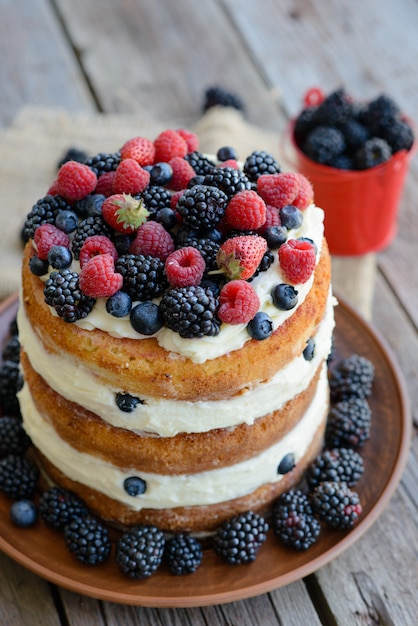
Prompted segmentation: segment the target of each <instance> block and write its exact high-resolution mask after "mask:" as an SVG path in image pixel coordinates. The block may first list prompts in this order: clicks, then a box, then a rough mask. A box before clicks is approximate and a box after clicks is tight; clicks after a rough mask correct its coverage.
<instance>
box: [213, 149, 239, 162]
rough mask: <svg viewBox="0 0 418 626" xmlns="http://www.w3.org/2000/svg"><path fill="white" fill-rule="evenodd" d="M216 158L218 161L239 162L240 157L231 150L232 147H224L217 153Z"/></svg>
mask: <svg viewBox="0 0 418 626" xmlns="http://www.w3.org/2000/svg"><path fill="white" fill-rule="evenodd" d="M216 158H217V159H218V161H229V159H235V160H237V158H238V155H237V153H236V151H235V149H234V148H231V146H222V148H219V150H218V152H217V153H216Z"/></svg>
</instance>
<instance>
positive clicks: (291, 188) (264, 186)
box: [257, 172, 300, 209]
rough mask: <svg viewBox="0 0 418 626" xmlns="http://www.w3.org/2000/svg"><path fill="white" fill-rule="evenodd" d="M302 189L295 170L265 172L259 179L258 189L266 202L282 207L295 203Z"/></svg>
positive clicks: (278, 207)
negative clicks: (275, 172) (274, 172)
mask: <svg viewBox="0 0 418 626" xmlns="http://www.w3.org/2000/svg"><path fill="white" fill-rule="evenodd" d="M299 189H300V180H299V175H298V174H296V173H295V172H283V173H279V174H263V175H262V176H260V177H259V179H258V180H257V191H258V193H259V194H260V196H261V197H262V198H263V200H264V201H265V203H266V204H271V205H272V206H275V207H276V208H277V209H281V208H282V207H284V206H286V205H287V204H293V200H294V199H295V198H296V196H297V194H298V192H299Z"/></svg>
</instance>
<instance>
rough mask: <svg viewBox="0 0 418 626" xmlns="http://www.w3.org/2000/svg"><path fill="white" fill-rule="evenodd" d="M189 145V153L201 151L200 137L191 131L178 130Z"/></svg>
mask: <svg viewBox="0 0 418 626" xmlns="http://www.w3.org/2000/svg"><path fill="white" fill-rule="evenodd" d="M176 132H177V133H178V134H179V135H180V137H182V138H183V139H184V141H185V142H186V143H187V152H195V151H196V150H198V149H199V137H198V136H197V135H196V134H195V133H192V132H191V131H190V130H186V129H184V128H178V129H177V131H176Z"/></svg>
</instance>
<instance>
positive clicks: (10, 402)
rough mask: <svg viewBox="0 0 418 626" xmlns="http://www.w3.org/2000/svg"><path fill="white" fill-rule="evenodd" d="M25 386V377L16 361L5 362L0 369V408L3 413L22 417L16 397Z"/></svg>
mask: <svg viewBox="0 0 418 626" xmlns="http://www.w3.org/2000/svg"><path fill="white" fill-rule="evenodd" d="M22 386H23V376H22V374H21V372H20V369H19V363H16V361H4V362H3V363H2V365H1V367H0V406H1V407H2V409H3V413H7V414H9V415H16V416H20V407H19V401H18V399H17V397H16V394H17V392H18V391H20V390H21V388H22Z"/></svg>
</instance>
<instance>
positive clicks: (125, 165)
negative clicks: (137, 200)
mask: <svg viewBox="0 0 418 626" xmlns="http://www.w3.org/2000/svg"><path fill="white" fill-rule="evenodd" d="M149 181H150V174H149V172H147V170H145V169H144V168H143V167H141V166H140V165H139V164H138V163H137V162H136V161H135V160H134V159H124V160H123V161H121V162H120V164H119V165H118V167H117V169H116V173H115V178H114V180H113V193H116V194H118V193H127V194H132V195H133V196H134V195H135V194H137V193H141V191H144V189H146V187H147V186H148V184H149Z"/></svg>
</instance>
